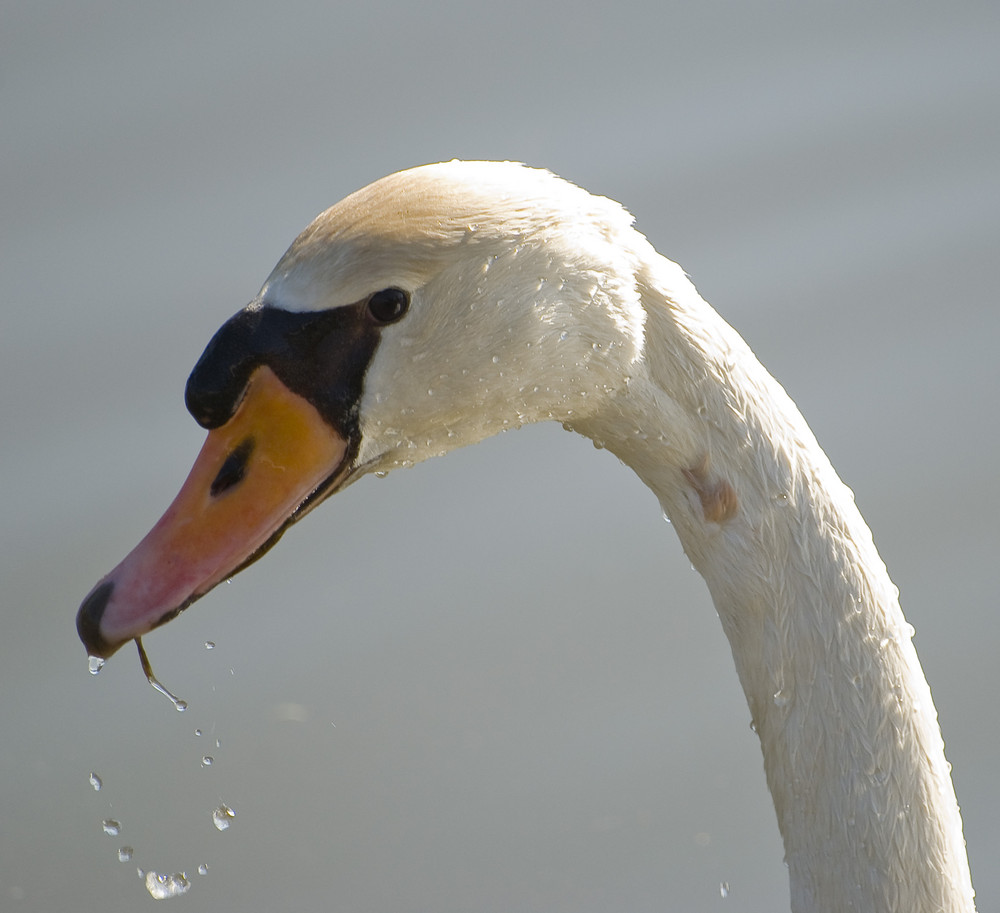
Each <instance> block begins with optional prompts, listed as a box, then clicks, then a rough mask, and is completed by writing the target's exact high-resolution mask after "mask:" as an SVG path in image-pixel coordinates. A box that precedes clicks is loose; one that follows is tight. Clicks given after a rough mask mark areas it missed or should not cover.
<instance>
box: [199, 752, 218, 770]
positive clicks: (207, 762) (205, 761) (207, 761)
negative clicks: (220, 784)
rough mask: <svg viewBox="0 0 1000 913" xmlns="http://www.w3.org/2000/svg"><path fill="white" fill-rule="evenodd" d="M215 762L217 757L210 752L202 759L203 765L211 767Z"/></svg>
mask: <svg viewBox="0 0 1000 913" xmlns="http://www.w3.org/2000/svg"><path fill="white" fill-rule="evenodd" d="M214 763H215V758H213V757H212V756H211V755H210V754H207V755H205V757H203V758H202V759H201V766H202V767H211V766H212V765H213V764H214Z"/></svg>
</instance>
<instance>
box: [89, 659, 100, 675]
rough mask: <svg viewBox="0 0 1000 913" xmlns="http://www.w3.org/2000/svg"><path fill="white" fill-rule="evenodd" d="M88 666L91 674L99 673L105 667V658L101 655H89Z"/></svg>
mask: <svg viewBox="0 0 1000 913" xmlns="http://www.w3.org/2000/svg"><path fill="white" fill-rule="evenodd" d="M87 668H88V670H89V671H90V674H91V675H97V673H98V672H100V671H101V669H103V668H104V660H103V659H102V658H101V657H100V656H88V657H87Z"/></svg>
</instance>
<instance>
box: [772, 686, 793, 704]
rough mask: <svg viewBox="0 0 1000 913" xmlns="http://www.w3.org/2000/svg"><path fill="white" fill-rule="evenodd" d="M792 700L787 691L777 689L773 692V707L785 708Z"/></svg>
mask: <svg viewBox="0 0 1000 913" xmlns="http://www.w3.org/2000/svg"><path fill="white" fill-rule="evenodd" d="M791 700H792V695H791V694H790V693H789V692H788V691H784V690H783V689H781V688H779V689H778V690H777V691H775V692H774V706H775V707H787V706H788V705H789V703H790V702H791Z"/></svg>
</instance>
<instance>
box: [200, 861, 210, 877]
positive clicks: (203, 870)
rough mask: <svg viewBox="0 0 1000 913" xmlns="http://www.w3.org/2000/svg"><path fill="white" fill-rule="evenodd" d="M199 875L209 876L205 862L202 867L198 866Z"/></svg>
mask: <svg viewBox="0 0 1000 913" xmlns="http://www.w3.org/2000/svg"><path fill="white" fill-rule="evenodd" d="M198 874H199V875H207V874H208V866H207V865H205V863H204V862H203V863H202V864H201V865H200V866H198Z"/></svg>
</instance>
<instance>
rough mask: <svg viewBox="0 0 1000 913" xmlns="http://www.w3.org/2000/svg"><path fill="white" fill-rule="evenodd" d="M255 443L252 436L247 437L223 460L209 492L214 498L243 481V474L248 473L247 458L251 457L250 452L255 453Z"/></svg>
mask: <svg viewBox="0 0 1000 913" xmlns="http://www.w3.org/2000/svg"><path fill="white" fill-rule="evenodd" d="M254 444H255V441H254V439H253V438H252V437H248V438H245V439H244V440H243V441H241V442H240V443H239V444H238V445H237V447H236V449H235V450H233V452H232V453H231V454H229V456H227V457H226V459H225V462H223V464H222V466H221V468H220V469H219V472H218V474H217V475H216V476H215V478H214V479H213V480H212V485H211V487H210V488H209V493H210V494H211V495H212V497H213V498H217V497H218V496H219V495H221V494H222V493H223V492H224V491H228V490H229V489H230V488H232V487H233V486H234V485H238V484H239V483H240V482H242V481H243V476H244V475H246V470H247V460H249V459H250V454H251V453H253V448H254Z"/></svg>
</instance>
